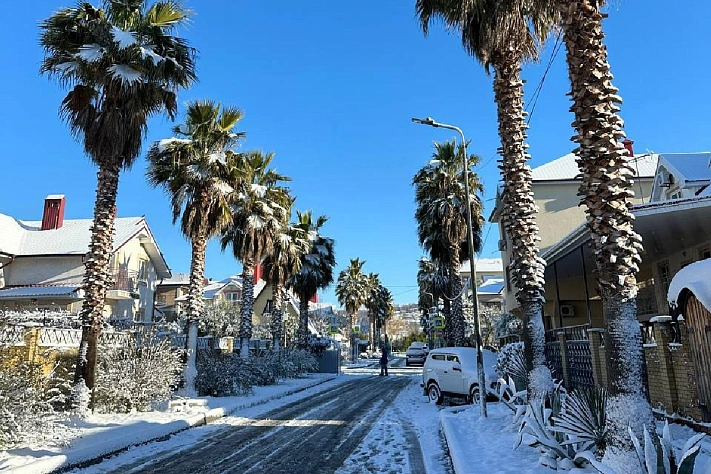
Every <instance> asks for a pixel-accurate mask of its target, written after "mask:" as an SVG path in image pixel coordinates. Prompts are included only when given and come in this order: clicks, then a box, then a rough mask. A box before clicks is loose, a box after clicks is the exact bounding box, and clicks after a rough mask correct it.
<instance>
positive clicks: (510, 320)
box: [494, 313, 523, 339]
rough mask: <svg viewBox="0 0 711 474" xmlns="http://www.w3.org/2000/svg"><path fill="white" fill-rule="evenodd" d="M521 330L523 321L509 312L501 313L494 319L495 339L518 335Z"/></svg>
mask: <svg viewBox="0 0 711 474" xmlns="http://www.w3.org/2000/svg"><path fill="white" fill-rule="evenodd" d="M522 332H523V322H522V321H521V319H520V318H519V317H517V316H516V315H514V314H511V313H501V315H499V316H498V317H497V318H495V320H494V334H495V335H496V338H497V339H501V338H504V337H507V336H513V335H519V334H521V333H522Z"/></svg>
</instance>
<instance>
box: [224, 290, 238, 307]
mask: <svg viewBox="0 0 711 474" xmlns="http://www.w3.org/2000/svg"><path fill="white" fill-rule="evenodd" d="M225 301H228V302H230V303H232V304H238V303H239V293H237V292H236V291H230V292H227V293H225Z"/></svg>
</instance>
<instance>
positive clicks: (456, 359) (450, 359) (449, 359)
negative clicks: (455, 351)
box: [447, 355, 459, 363]
mask: <svg viewBox="0 0 711 474" xmlns="http://www.w3.org/2000/svg"><path fill="white" fill-rule="evenodd" d="M447 362H457V363H459V357H457V356H455V355H448V356H447Z"/></svg>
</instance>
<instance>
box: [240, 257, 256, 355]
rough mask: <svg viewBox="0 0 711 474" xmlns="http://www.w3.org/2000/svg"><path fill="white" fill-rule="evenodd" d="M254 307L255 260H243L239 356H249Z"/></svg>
mask: <svg viewBox="0 0 711 474" xmlns="http://www.w3.org/2000/svg"><path fill="white" fill-rule="evenodd" d="M253 308H254V262H253V261H252V260H251V259H245V261H244V262H242V308H241V310H240V318H239V343H240V350H239V356H240V357H242V358H244V359H248V358H249V341H250V339H252V310H253Z"/></svg>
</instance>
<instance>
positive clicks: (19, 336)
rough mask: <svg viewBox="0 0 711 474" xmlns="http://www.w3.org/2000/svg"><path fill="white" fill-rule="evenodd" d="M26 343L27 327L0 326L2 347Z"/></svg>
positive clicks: (0, 343) (0, 345)
mask: <svg viewBox="0 0 711 474" xmlns="http://www.w3.org/2000/svg"><path fill="white" fill-rule="evenodd" d="M24 345H25V328H24V327H23V326H5V327H3V328H0V347H7V346H24Z"/></svg>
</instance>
